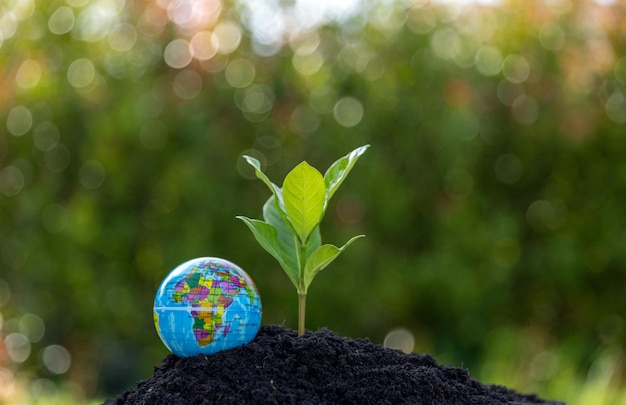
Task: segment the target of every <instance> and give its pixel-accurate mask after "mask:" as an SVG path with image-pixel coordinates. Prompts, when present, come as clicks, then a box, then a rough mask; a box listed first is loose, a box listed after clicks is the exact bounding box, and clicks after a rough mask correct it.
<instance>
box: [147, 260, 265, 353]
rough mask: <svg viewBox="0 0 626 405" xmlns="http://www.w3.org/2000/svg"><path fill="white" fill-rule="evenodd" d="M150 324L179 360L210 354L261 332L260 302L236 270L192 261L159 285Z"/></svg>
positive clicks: (217, 262) (214, 262) (246, 278)
mask: <svg viewBox="0 0 626 405" xmlns="http://www.w3.org/2000/svg"><path fill="white" fill-rule="evenodd" d="M154 325H155V326H156V330H157V333H158V334H159V337H160V338H161V341H163V343H164V344H165V346H166V347H167V348H168V349H169V350H170V351H171V352H172V353H174V354H175V355H177V356H179V357H189V356H194V355H197V354H213V353H216V352H219V351H221V350H226V349H230V348H233V347H236V346H240V345H243V344H246V343H249V342H251V341H252V339H254V337H255V336H256V334H257V332H258V331H259V328H260V327H261V299H260V297H259V293H258V291H257V289H256V286H255V285H254V282H253V281H252V279H251V278H250V276H248V274H246V272H245V271H243V270H242V269H241V268H240V267H238V266H237V265H235V264H233V263H231V262H229V261H227V260H224V259H219V258H214V257H203V258H198V259H193V260H189V261H187V262H185V263H183V264H181V265H179V266H178V267H176V268H175V269H174V270H172V272H171V273H170V274H168V275H167V277H165V279H164V280H163V281H162V282H161V285H160V287H159V289H158V290H157V293H156V296H155V297H154Z"/></svg>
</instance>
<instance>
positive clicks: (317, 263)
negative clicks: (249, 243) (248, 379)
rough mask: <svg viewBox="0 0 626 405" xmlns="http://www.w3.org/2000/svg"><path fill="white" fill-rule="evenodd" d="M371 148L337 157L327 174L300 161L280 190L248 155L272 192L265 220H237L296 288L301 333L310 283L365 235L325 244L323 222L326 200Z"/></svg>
mask: <svg viewBox="0 0 626 405" xmlns="http://www.w3.org/2000/svg"><path fill="white" fill-rule="evenodd" d="M368 147H369V145H365V146H361V147H360V148H357V149H355V150H353V151H352V152H350V153H349V154H347V155H346V156H344V157H342V158H340V159H338V160H337V161H336V162H335V163H333V164H332V165H331V166H330V167H329V168H328V170H327V171H326V173H325V174H324V176H322V174H321V173H320V172H319V171H318V170H317V169H315V168H314V167H312V166H310V165H309V164H308V163H307V162H302V163H300V164H299V165H297V166H296V167H295V168H294V169H293V170H291V171H290V172H289V173H288V174H287V176H286V177H285V180H284V181H283V187H282V188H281V187H278V186H277V185H276V184H274V183H272V182H271V181H270V179H269V178H268V177H267V176H266V175H265V173H263V171H262V170H261V164H260V162H259V161H258V160H257V159H255V158H253V157H250V156H244V159H246V161H247V162H248V163H249V164H250V165H251V166H252V167H254V171H255V174H256V176H257V177H258V178H259V179H261V180H262V181H263V182H264V183H265V184H266V185H267V187H269V189H270V191H271V192H272V195H271V196H270V197H269V198H268V199H267V201H266V202H265V205H264V206H263V219H264V220H263V221H261V220H258V219H250V218H247V217H244V216H238V217H237V218H239V219H241V220H242V221H243V222H244V223H245V224H246V225H248V228H250V230H251V231H252V234H253V235H254V237H255V238H256V240H257V241H258V242H259V244H260V245H261V246H262V247H263V248H264V249H265V250H267V251H268V252H269V254H271V255H272V256H273V257H274V258H275V259H276V260H277V261H278V263H279V264H280V266H281V267H282V269H283V270H284V271H285V273H286V274H287V276H288V277H289V279H290V280H291V282H292V283H293V285H294V286H295V287H296V289H297V291H298V334H299V335H302V334H303V333H304V316H305V307H306V294H307V290H308V288H309V286H310V285H311V281H313V278H314V277H315V276H316V275H317V273H319V272H320V271H322V270H323V269H324V268H326V266H328V265H329V264H330V263H331V262H332V261H333V260H335V259H336V258H337V256H339V254H340V253H341V252H343V251H344V250H345V249H346V248H347V247H348V246H349V245H350V244H351V243H352V242H354V241H355V240H356V239H358V238H361V237H363V236H365V235H358V236H355V237H353V238H352V239H350V240H349V241H348V242H346V244H345V245H343V246H342V247H337V246H334V245H331V244H324V245H323V244H322V237H321V235H320V228H319V224H320V222H321V221H322V218H323V217H324V214H325V213H326V209H327V208H328V201H329V200H330V198H331V197H332V196H333V195H334V194H335V192H336V191H337V188H339V186H340V185H341V183H342V182H343V181H344V180H345V178H346V176H347V175H348V173H350V170H352V167H353V166H354V164H355V163H356V161H357V160H358V159H359V157H360V156H361V155H362V154H363V153H364V152H365V151H366V150H367V148H368Z"/></svg>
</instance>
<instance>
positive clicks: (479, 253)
mask: <svg viewBox="0 0 626 405" xmlns="http://www.w3.org/2000/svg"><path fill="white" fill-rule="evenodd" d="M192 3H193V2H192ZM195 3H196V6H195V7H196V8H195V9H194V10H195V13H196V14H195V15H198V14H197V13H199V12H202V11H203V10H204V12H205V15H204V17H203V18H200V19H198V20H197V21H196V20H194V19H193V18H188V16H189V15H192V14H185V13H187V12H188V11H189V10H191V8H190V7H192V6H190V4H191V3H189V2H185V1H168V0H158V1H133V2H130V1H126V2H125V1H123V0H115V1H114V0H101V1H95V0H94V1H90V0H68V1H65V2H63V1H42V0H34V1H29V0H20V1H17V2H16V1H0V10H1V13H0V17H1V18H2V22H1V23H0V26H1V29H0V32H1V35H0V38H1V39H0V123H1V124H2V125H0V304H1V305H2V306H1V307H0V311H1V314H2V318H0V319H2V320H3V322H1V323H0V325H2V329H1V331H0V337H1V338H2V343H0V372H1V373H2V374H1V375H2V376H3V379H0V380H2V381H8V382H7V383H6V384H4V385H1V384H0V386H2V387H4V388H2V393H1V394H2V395H3V397H0V402H2V401H3V400H5V401H7V403H17V402H18V401H20V400H23V398H30V401H31V403H35V402H36V401H44V402H42V403H46V402H45V401H46V396H48V399H49V398H52V397H54V398H64V400H65V401H69V400H70V399H75V400H76V401H82V400H84V399H85V398H90V399H96V400H97V399H98V398H104V397H106V396H111V395H114V394H116V393H119V392H121V391H122V390H124V389H126V388H128V387H130V386H132V385H133V384H134V383H135V381H137V380H139V379H144V378H147V377H148V376H150V375H151V370H152V367H153V366H154V365H157V364H158V363H159V362H160V359H161V358H162V357H163V356H164V355H165V354H166V349H165V348H164V347H163V346H162V344H161V342H160V341H159V339H158V337H157V335H156V332H155V330H154V326H153V323H152V300H153V297H154V292H155V291H156V288H157V287H158V285H159V283H160V281H161V279H162V278H163V277H164V276H165V275H166V274H167V273H168V272H169V271H170V270H171V269H173V268H174V267H175V266H176V265H178V264H179V263H182V262H184V261H186V260H188V259H191V258H194V257H200V256H218V257H222V258H226V259H228V260H231V261H233V262H235V263H237V264H238V265H240V266H241V267H242V268H244V269H245V270H246V271H247V272H248V273H249V274H250V275H251V277H252V278H253V279H254V280H255V281H256V284H257V286H258V288H259V290H260V293H261V297H262V300H263V306H264V323H265V324H274V323H278V324H284V325H285V326H287V327H292V328H295V327H296V322H297V302H296V298H297V297H296V293H295V289H294V288H293V287H292V285H291V284H290V282H289V280H288V278H287V277H286V276H285V275H284V274H283V272H282V271H281V269H280V267H279V265H278V264H277V263H276V262H275V261H274V260H273V259H272V258H271V257H270V256H269V255H268V254H267V253H266V252H264V251H263V250H262V249H261V248H260V246H258V244H257V243H256V242H255V241H254V239H253V237H252V235H251V234H250V232H249V231H248V229H246V227H245V225H244V224H243V223H241V222H240V221H238V220H236V219H235V216H236V215H246V216H249V217H256V218H260V217H261V207H262V205H263V203H264V202H265V200H266V199H267V197H268V196H269V191H268V190H267V188H266V187H265V185H264V184H263V183H262V182H260V181H259V180H256V179H254V174H253V173H252V171H251V169H250V168H249V167H247V165H246V164H245V162H244V160H243V159H242V158H241V156H242V155H243V154H249V155H252V156H255V157H257V158H258V159H260V160H261V162H262V163H263V165H264V170H265V172H266V173H267V174H268V175H269V177H270V178H271V179H273V180H274V181H275V182H277V183H280V182H282V179H283V178H284V176H285V175H286V173H287V172H288V171H289V170H290V169H291V168H292V167H293V166H295V165H296V164H297V163H299V162H300V161H302V160H307V161H308V162H309V163H310V164H312V165H313V166H315V167H317V168H318V169H319V170H320V171H322V172H324V171H325V170H326V168H327V167H328V166H329V165H330V164H331V163H332V162H333V161H334V160H335V159H336V158H338V157H340V156H342V155H344V154H346V153H347V152H349V151H351V150H352V149H354V148H355V147H357V146H360V145H363V144H371V148H370V149H369V150H368V151H367V153H366V154H365V155H364V156H363V157H362V158H361V159H360V160H359V162H358V163H357V165H356V166H355V168H354V169H353V171H352V173H351V175H350V176H349V177H348V179H347V180H346V182H344V184H343V185H342V187H341V188H340V189H339V191H338V192H337V194H336V195H335V197H334V198H333V200H332V202H331V205H330V208H329V210H328V213H327V215H326V218H325V219H324V221H323V222H322V226H321V229H322V235H323V238H324V241H325V242H329V243H334V244H337V245H339V244H343V243H344V242H345V241H346V240H347V239H348V238H349V237H351V236H352V235H355V234H359V233H364V234H366V235H367V237H366V238H364V239H362V240H359V241H358V242H356V243H355V244H354V245H353V246H351V247H350V248H349V249H347V250H346V252H345V253H343V254H342V255H341V256H340V257H339V258H338V259H337V261H336V262H334V263H333V264H332V265H331V266H330V267H329V268H328V269H327V270H325V271H324V272H322V273H320V275H319V276H318V277H317V278H316V279H315V283H313V285H312V287H311V289H310V290H309V298H308V308H307V328H309V329H312V330H315V329H318V328H320V327H328V328H330V329H333V330H335V331H337V332H338V333H340V334H342V335H344V336H349V337H369V338H370V339H371V340H372V341H373V342H375V343H382V342H383V340H384V338H385V336H386V335H387V333H388V332H389V331H390V330H393V329H395V328H398V327H402V328H406V329H408V330H409V331H410V332H411V333H412V334H413V336H414V337H415V351H418V352H429V353H431V354H433V355H435V357H436V358H437V360H438V361H440V362H445V363H448V364H452V365H455V366H463V367H466V368H468V369H469V370H470V372H471V374H472V375H473V376H475V377H477V378H480V379H481V380H482V381H485V382H492V383H499V384H505V385H507V386H510V387H512V388H516V389H519V390H521V391H525V392H526V391H534V392H538V393H540V394H541V395H543V396H547V397H551V398H556V399H561V400H567V401H568V403H573V404H576V403H580V404H583V403H584V404H594V403H598V404H612V403H614V404H623V403H626V389H625V388H624V384H623V378H624V375H625V373H626V363H625V360H624V347H625V343H626V329H625V325H624V314H625V313H626V299H625V298H624V293H623V290H624V285H625V281H626V253H625V252H626V249H624V241H625V240H626V212H625V208H624V200H625V199H626V159H624V156H626V138H625V137H626V126H625V125H624V124H625V123H626V49H625V45H626V31H625V30H624V25H623V23H622V21H623V19H624V17H626V9H625V8H624V6H623V5H622V3H620V2H614V3H612V2H606V1H605V2H594V1H590V0H588V1H569V0H559V1H556V0H550V1H548V0H546V1H524V2H517V1H508V2H506V1H505V2H500V3H498V5H496V6H490V5H480V4H478V5H477V4H475V5H470V6H454V5H453V6H446V5H441V4H438V3H431V2H428V1H414V2H410V1H382V0H381V1H373V0H372V1H363V2H360V3H358V6H357V7H356V8H354V9H349V8H348V9H347V10H348V11H346V12H345V13H343V14H341V13H340V14H339V15H338V17H337V18H336V19H332V18H327V19H325V20H321V21H319V22H318V23H317V24H313V21H314V17H313V16H314V14H315V13H311V14H310V17H309V18H308V19H304V20H298V19H297V18H296V17H293V18H292V20H291V21H292V22H293V21H295V22H294V23H292V24H291V26H292V28H291V29H289V28H285V32H283V33H282V35H275V34H276V31H273V30H276V29H278V28H280V24H279V22H280V21H281V20H280V19H277V18H278V17H277V16H279V14H268V15H270V16H273V17H272V18H265V19H263V18H261V19H260V20H261V23H259V19H255V18H254V16H255V15H256V16H259V15H260V13H261V12H262V8H261V6H260V4H261V3H254V2H248V3H244V2H242V3H238V2H226V3H224V2H219V1H198V2H195ZM267 4H271V2H267ZM295 4H296V3H289V2H286V3H284V4H282V7H283V13H285V14H283V15H288V14H289V13H290V10H297V7H296V5H295ZM320 4H321V3H320ZM318 7H322V6H321V5H319V6H318ZM59 10H61V11H59ZM207 10H208V11H207ZM211 10H212V11H211ZM291 15H292V16H294V15H295V16H297V14H295V13H291ZM302 21H306V22H307V24H308V23H310V26H307V27H304V26H303V24H304V23H303V22H302ZM288 25H289V24H287V25H286V27H287V26H288ZM305 28H306V29H305ZM198 33H201V35H198ZM25 315H26V318H25V317H24V316H25ZM33 315H34V316H33ZM33 319H34V320H33ZM38 320H39V321H38ZM42 324H43V325H44V328H43V329H42ZM11 334H13V337H12V338H11V339H9V341H10V343H11V342H12V343H11V344H12V345H13V346H11V344H9V345H8V346H7V343H6V342H7V339H6V338H7V337H8V336H10V335H11ZM16 334H19V335H21V336H23V337H25V338H26V340H28V341H29V342H28V343H24V342H23V346H20V347H16V346H15V342H16V341H17V342H20V340H19V339H18V338H16V337H15V336H16ZM12 339H13V340H12ZM15 339H17V340H15ZM50 345H60V346H62V347H63V348H66V349H67V350H68V353H69V355H70V356H71V366H70V367H69V369H68V370H67V371H63V370H58V369H57V370H56V372H54V364H57V365H58V364H61V365H63V364H64V363H63V362H64V361H67V358H66V357H63V356H62V355H61V356H60V358H53V359H52V360H50V359H49V358H48V360H44V359H45V358H46V357H45V356H44V354H43V353H44V352H45V349H46V348H47V347H50ZM55 347H57V346H55ZM27 349H28V350H27ZM19 350H22V351H21V352H20V351H19ZM25 350H26V351H27V352H28V353H27V352H26V351H25ZM16 353H17V354H16ZM20 353H22V354H21V355H20ZM24 353H26V358H23V357H24ZM55 353H56V352H55ZM60 353H63V352H62V351H61V352H60ZM55 359H56V360H55ZM51 362H52V363H51ZM55 362H56V363H55ZM50 364H52V366H50ZM50 367H52V369H53V370H51V369H50ZM60 368H63V367H60ZM59 371H63V372H59ZM11 384H12V385H11ZM7 387H8V388H7ZM11 387H13V388H11Z"/></svg>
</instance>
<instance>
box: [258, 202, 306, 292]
mask: <svg viewBox="0 0 626 405" xmlns="http://www.w3.org/2000/svg"><path fill="white" fill-rule="evenodd" d="M275 201H276V198H275V197H274V196H273V195H272V196H270V197H269V198H268V199H267V201H266V202H265V205H263V219H264V220H265V222H267V223H268V224H270V225H272V226H273V227H274V229H275V230H276V234H277V237H278V247H279V250H280V251H281V252H282V253H281V256H282V257H283V260H284V261H285V264H286V265H287V266H288V267H289V268H290V269H293V271H294V272H295V273H296V274H298V277H297V280H298V281H300V271H299V267H300V265H299V261H298V254H297V251H298V248H299V247H298V238H297V237H296V235H295V233H294V231H293V230H292V229H291V225H290V224H289V223H288V222H287V220H286V216H285V214H281V213H280V212H279V210H278V208H277V206H276V202H275Z"/></svg>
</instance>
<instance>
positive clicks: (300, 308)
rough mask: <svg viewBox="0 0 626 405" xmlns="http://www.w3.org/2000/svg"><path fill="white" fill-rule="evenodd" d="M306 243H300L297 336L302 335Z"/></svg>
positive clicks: (304, 307) (304, 301)
mask: <svg viewBox="0 0 626 405" xmlns="http://www.w3.org/2000/svg"><path fill="white" fill-rule="evenodd" d="M306 248H307V243H306V241H303V242H301V243H300V255H299V258H300V263H299V265H300V288H298V336H302V335H304V317H305V314H306V313H305V311H306V287H305V284H304V267H305V266H306V250H307V249H306Z"/></svg>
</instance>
